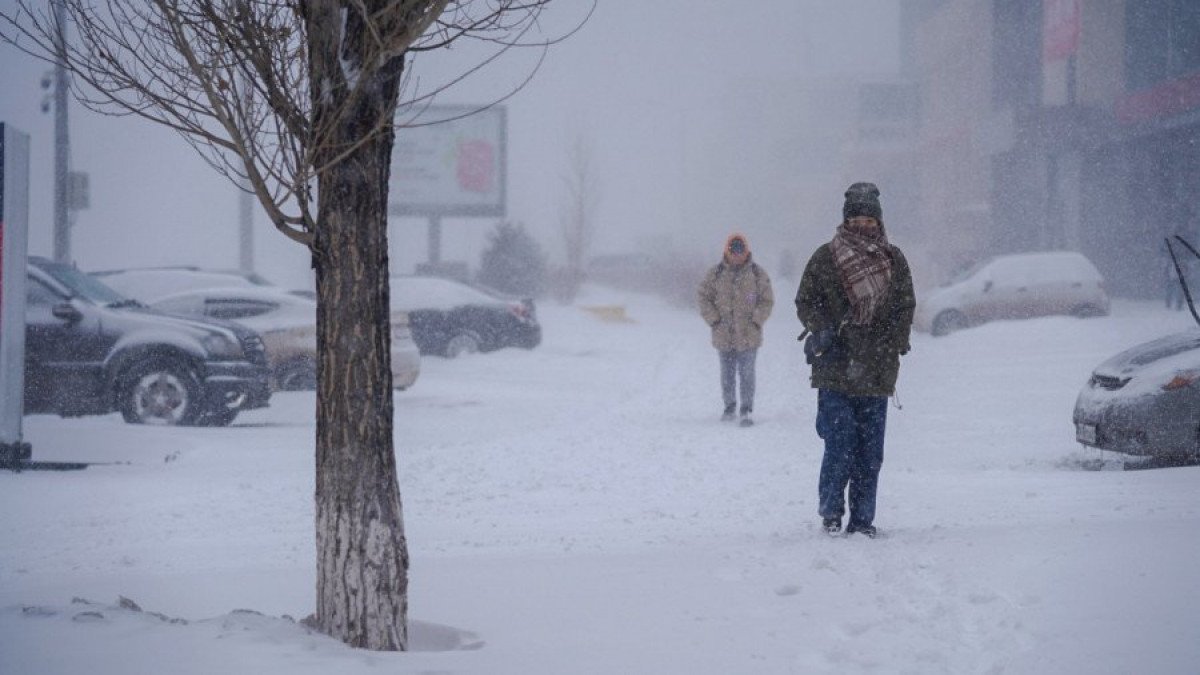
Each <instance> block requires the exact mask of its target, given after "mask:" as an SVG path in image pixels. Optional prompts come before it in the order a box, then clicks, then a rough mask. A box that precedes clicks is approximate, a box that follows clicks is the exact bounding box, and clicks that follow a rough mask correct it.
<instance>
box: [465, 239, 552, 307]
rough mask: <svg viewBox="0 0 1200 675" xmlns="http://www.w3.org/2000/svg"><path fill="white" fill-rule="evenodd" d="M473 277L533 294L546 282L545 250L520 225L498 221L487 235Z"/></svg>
mask: <svg viewBox="0 0 1200 675" xmlns="http://www.w3.org/2000/svg"><path fill="white" fill-rule="evenodd" d="M476 280H477V281H479V283H481V284H484V285H485V286H491V287H492V288H495V289H496V290H499V291H504V292H505V293H511V294H513V295H526V296H537V295H539V294H540V293H541V291H542V288H544V286H545V283H546V254H545V253H544V252H543V251H542V247H541V246H540V245H539V244H538V243H537V240H535V239H534V238H533V237H532V236H530V234H529V232H527V231H526V230H525V226H524V225H522V224H520V223H516V224H514V223H500V224H498V225H496V229H494V230H492V232H491V234H489V235H488V246H487V248H486V249H485V250H484V251H483V256H482V259H481V260H480V263H479V274H477V275H476Z"/></svg>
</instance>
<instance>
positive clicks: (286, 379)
mask: <svg viewBox="0 0 1200 675" xmlns="http://www.w3.org/2000/svg"><path fill="white" fill-rule="evenodd" d="M275 379H276V385H277V386H278V387H279V389H280V390H281V391H312V390H314V389H316V388H317V367H316V364H315V363H313V362H311V361H308V360H303V361H293V362H291V363H289V364H287V365H285V366H283V367H282V368H280V370H279V374H278V375H277V376H276V378H275Z"/></svg>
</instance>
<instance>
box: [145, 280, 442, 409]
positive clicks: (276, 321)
mask: <svg viewBox="0 0 1200 675" xmlns="http://www.w3.org/2000/svg"><path fill="white" fill-rule="evenodd" d="M151 307H153V308H154V309H156V310H158V311H161V312H165V313H168V314H177V315H184V316H204V317H210V318H215V319H224V320H228V321H234V322H237V323H239V324H241V325H243V326H246V327H247V328H251V329H253V330H255V331H257V332H258V333H259V334H260V335H262V339H263V343H264V344H265V345H266V351H267V360H268V362H269V364H270V368H271V380H272V383H273V386H274V387H275V388H276V389H282V390H297V389H314V388H316V384H317V367H316V363H317V323H316V322H317V303H316V302H315V301H313V300H311V299H309V298H306V297H302V296H299V295H296V294H295V293H291V292H288V291H284V290H281V289H279V288H275V287H273V286H225V287H219V288H208V289H200V290H193V291H184V292H181V293H175V294H172V295H168V296H166V297H163V298H161V299H159V300H158V301H156V302H154V303H152V304H151ZM420 373H421V354H420V351H419V350H418V349H417V345H416V343H415V342H413V338H412V332H411V331H410V330H409V327H408V317H407V315H405V314H404V313H402V312H401V313H396V314H393V315H392V383H393V386H394V387H395V388H397V389H407V388H409V387H411V386H412V385H413V383H414V382H416V381H417V376H418V375H420Z"/></svg>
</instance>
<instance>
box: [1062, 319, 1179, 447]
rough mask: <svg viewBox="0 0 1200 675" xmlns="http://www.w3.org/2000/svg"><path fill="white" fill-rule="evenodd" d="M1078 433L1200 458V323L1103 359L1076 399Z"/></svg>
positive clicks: (1103, 442) (1096, 442)
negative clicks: (1195, 326)
mask: <svg viewBox="0 0 1200 675" xmlns="http://www.w3.org/2000/svg"><path fill="white" fill-rule="evenodd" d="M1073 419H1074V422H1075V438H1076V440H1078V441H1079V442H1080V443H1083V444H1084V445H1090V446H1093V447H1096V448H1101V449H1103V450H1112V451H1115V452H1120V453H1124V454H1128V455H1153V456H1157V457H1164V458H1179V457H1183V458H1191V459H1200V328H1193V329H1191V330H1188V331H1184V332H1182V333H1176V334H1174V335H1168V336H1166V337H1162V338H1159V339H1157V340H1152V341H1150V342H1146V343H1143V344H1140V345H1138V346H1136V347H1133V348H1131V349H1127V350H1125V351H1123V352H1121V353H1120V354H1117V355H1116V356H1114V357H1112V358H1110V359H1108V360H1107V361H1105V362H1104V363H1102V364H1100V365H1099V366H1098V367H1097V368H1096V369H1095V370H1094V371H1093V372H1092V376H1091V378H1090V379H1088V381H1087V384H1085V385H1084V387H1083V389H1082V390H1081V391H1080V392H1079V397H1078V398H1077V399H1076V401H1075V413H1074V415H1073Z"/></svg>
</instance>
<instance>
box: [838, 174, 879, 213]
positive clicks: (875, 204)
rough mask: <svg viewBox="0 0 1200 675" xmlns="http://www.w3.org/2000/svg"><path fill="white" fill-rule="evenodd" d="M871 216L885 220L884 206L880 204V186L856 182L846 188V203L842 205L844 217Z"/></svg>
mask: <svg viewBox="0 0 1200 675" xmlns="http://www.w3.org/2000/svg"><path fill="white" fill-rule="evenodd" d="M855 216H869V217H871V218H874V219H875V220H883V206H881V205H880V204H879V188H878V187H876V186H875V184H874V183H855V184H854V185H851V186H850V187H848V188H846V203H845V205H843V206H842V219H843V220H850V219H851V218H854V217H855Z"/></svg>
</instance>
